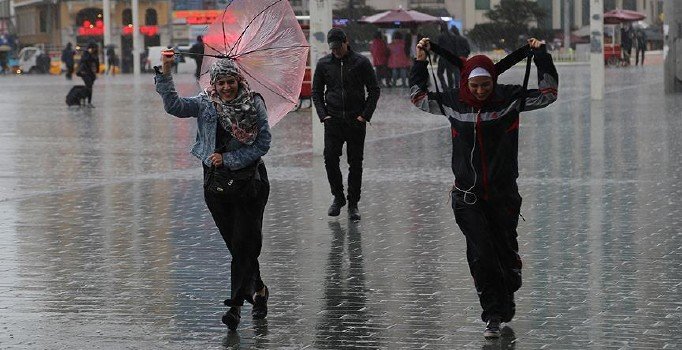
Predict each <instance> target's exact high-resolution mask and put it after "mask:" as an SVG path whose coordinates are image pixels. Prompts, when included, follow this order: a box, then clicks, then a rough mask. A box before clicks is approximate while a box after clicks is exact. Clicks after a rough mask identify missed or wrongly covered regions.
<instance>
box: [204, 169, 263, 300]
mask: <svg viewBox="0 0 682 350" xmlns="http://www.w3.org/2000/svg"><path fill="white" fill-rule="evenodd" d="M207 169H208V168H207V167H204V172H206V171H207ZM258 170H259V173H260V177H261V180H260V181H259V188H258V191H257V195H256V198H255V199H252V200H248V201H241V202H239V201H237V202H235V201H233V200H227V199H225V198H224V197H220V196H216V195H214V194H211V193H209V192H206V191H204V200H205V201H206V205H207V206H208V209H209V211H210V212H211V215H212V216H213V221H215V224H216V226H217V227H218V230H219V231H220V234H221V235H222V236H223V240H225V244H226V245H227V249H228V250H229V251H230V254H231V255H232V263H231V265H230V282H231V291H230V300H231V305H230V306H241V305H243V304H244V300H246V301H248V302H250V303H253V300H252V297H253V294H254V293H255V292H256V291H258V290H261V289H262V288H263V280H262V279H261V276H260V267H259V265H258V256H260V252H261V247H262V245H263V232H262V227H263V212H264V210H265V205H266V204H267V202H268V196H269V195H270V183H269V182H268V175H267V171H266V169H265V165H264V164H261V165H260V166H259V169H258Z"/></svg>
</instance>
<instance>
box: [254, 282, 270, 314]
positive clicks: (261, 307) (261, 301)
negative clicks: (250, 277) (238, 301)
mask: <svg viewBox="0 0 682 350" xmlns="http://www.w3.org/2000/svg"><path fill="white" fill-rule="evenodd" d="M263 288H265V295H264V296H263V295H258V294H256V295H254V296H253V309H252V310H251V316H252V317H253V319H254V320H260V319H263V318H265V316H267V315H268V298H270V290H269V289H268V287H267V286H264V287H263Z"/></svg>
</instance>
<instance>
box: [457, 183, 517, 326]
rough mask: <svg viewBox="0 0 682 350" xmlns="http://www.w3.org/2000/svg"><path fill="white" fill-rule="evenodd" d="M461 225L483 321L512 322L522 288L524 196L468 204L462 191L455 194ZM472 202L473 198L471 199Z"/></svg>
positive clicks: (468, 197)
mask: <svg viewBox="0 0 682 350" xmlns="http://www.w3.org/2000/svg"><path fill="white" fill-rule="evenodd" d="M452 199H453V204H452V207H453V210H454V212H455V220H456V221H457V225H459V228H460V229H461V230H462V233H464V236H465V237H466V244H467V262H468V263H469V270H470V271H471V275H472V276H473V278H474V285H475V287H476V292H477V293H478V298H479V301H480V303H481V307H482V308H483V312H482V314H481V319H482V320H483V321H488V320H489V319H490V318H491V317H495V316H497V317H500V318H501V321H502V322H509V321H511V319H512V317H514V313H515V311H516V305H515V304H514V292H516V291H517V290H518V289H519V288H520V287H521V257H520V256H519V244H518V242H517V240H516V239H517V233H516V227H517V225H518V222H519V220H518V218H519V210H520V209H521V196H520V195H519V194H518V192H516V191H513V192H511V193H508V194H507V195H504V196H500V197H499V198H497V199H495V200H483V199H481V198H480V197H479V198H477V200H476V202H475V203H474V204H467V203H466V202H465V201H464V197H463V194H462V192H459V191H454V192H453V195H452ZM466 199H467V201H468V202H469V203H471V202H472V196H471V195H468V196H467V198H466Z"/></svg>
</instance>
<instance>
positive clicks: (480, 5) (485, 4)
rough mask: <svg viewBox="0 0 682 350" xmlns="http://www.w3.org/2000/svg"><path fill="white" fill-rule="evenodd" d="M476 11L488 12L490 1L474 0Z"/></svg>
mask: <svg viewBox="0 0 682 350" xmlns="http://www.w3.org/2000/svg"><path fill="white" fill-rule="evenodd" d="M476 9H477V10H490V0H476Z"/></svg>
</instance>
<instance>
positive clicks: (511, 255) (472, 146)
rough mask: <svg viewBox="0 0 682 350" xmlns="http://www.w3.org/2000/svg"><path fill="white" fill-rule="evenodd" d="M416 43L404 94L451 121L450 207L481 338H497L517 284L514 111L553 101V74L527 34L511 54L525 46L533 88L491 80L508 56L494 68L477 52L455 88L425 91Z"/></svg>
mask: <svg viewBox="0 0 682 350" xmlns="http://www.w3.org/2000/svg"><path fill="white" fill-rule="evenodd" d="M418 47H419V50H418V52H417V60H416V61H415V64H414V65H413V66H412V71H411V74H410V81H411V100H412V103H413V104H414V105H415V106H417V107H419V108H420V109H422V110H423V111H426V112H429V113H433V114H444V115H445V116H446V117H447V118H448V120H449V121H450V126H451V135H452V172H453V174H454V175H455V180H454V183H453V187H452V191H451V195H452V203H453V204H452V207H453V210H454V213H455V219H456V221H457V224H458V226H459V228H460V229H461V231H462V233H464V236H465V238H466V243H467V261H468V263H469V268H470V271H471V274H472V276H473V277H474V285H475V287H476V291H477V292H478V296H479V301H480V304H481V307H482V309H483V312H482V313H481V319H482V320H483V321H484V322H486V329H485V331H484V336H485V337H491V338H492V337H499V335H500V323H501V322H509V321H511V319H512V317H513V316H514V313H515V311H516V305H515V303H514V292H516V291H517V290H518V289H519V288H520V287H521V257H520V255H519V253H518V249H519V247H518V242H517V233H516V227H517V223H518V217H519V214H520V208H521V196H520V195H519V193H518V188H517V185H516V178H517V177H518V135H519V133H518V131H519V112H521V109H523V110H524V111H529V110H534V109H539V108H543V107H546V106H548V105H549V104H551V103H552V102H554V101H555V100H556V99H557V86H558V81H559V77H558V74H557V71H556V69H555V67H554V64H553V63H552V57H551V56H550V55H549V54H548V53H547V52H546V51H545V48H544V44H542V43H540V42H539V41H537V40H535V39H531V40H529V45H526V46H524V47H523V48H521V49H519V50H517V51H516V52H515V53H513V54H512V55H514V57H517V58H518V57H521V58H522V57H525V56H526V55H527V54H528V53H529V51H530V50H531V49H532V51H533V53H534V57H535V64H536V66H537V70H538V87H539V88H538V89H530V90H527V91H525V90H524V89H523V87H522V86H519V85H501V84H498V83H497V76H498V72H499V71H504V70H505V69H506V68H508V67H511V65H513V63H514V62H510V61H509V59H505V60H503V61H501V64H500V65H499V66H496V65H495V64H493V62H492V61H491V60H490V58H488V57H486V56H482V55H479V56H474V57H472V58H470V59H468V60H467V61H466V62H465V63H464V65H463V67H462V72H461V81H460V85H459V88H456V89H451V90H447V91H445V92H435V93H434V92H431V91H429V90H428V84H429V75H428V70H427V63H428V62H427V61H426V51H425V50H429V49H430V48H431V45H430V44H429V41H428V39H425V40H422V41H421V42H420V44H419V46H418ZM460 64H461V62H460ZM523 102H525V107H523V106H524V103H523Z"/></svg>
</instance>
